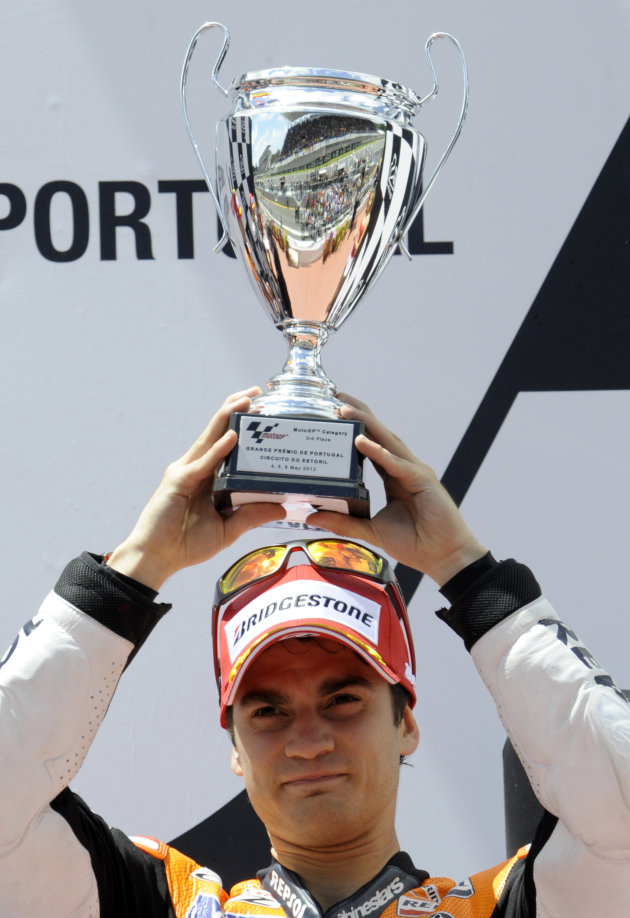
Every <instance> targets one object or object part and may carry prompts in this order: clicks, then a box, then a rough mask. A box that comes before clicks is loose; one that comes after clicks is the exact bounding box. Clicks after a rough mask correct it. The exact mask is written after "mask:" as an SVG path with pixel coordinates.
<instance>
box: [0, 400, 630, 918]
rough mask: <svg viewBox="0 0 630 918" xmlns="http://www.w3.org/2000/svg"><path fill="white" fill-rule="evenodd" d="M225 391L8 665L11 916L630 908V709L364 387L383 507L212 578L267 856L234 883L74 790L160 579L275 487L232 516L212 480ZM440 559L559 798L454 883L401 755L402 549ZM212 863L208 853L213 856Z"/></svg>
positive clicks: (6, 818)
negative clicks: (413, 800) (225, 883)
mask: <svg viewBox="0 0 630 918" xmlns="http://www.w3.org/2000/svg"><path fill="white" fill-rule="evenodd" d="M254 391H255V390H248V391H247V392H245V393H240V394H238V395H236V396H233V397H231V398H230V399H228V400H227V401H226V403H225V404H224V406H223V407H222V408H221V409H220V410H219V412H218V413H217V414H216V415H215V417H214V418H213V420H212V421H211V423H210V425H209V427H208V428H207V430H206V431H205V432H204V434H202V436H201V437H200V438H199V439H198V440H197V441H196V443H195V444H193V446H192V447H191V449H190V450H189V451H188V452H187V453H186V455H185V456H184V457H182V459H180V460H178V461H177V462H175V463H173V464H172V465H171V466H169V468H168V469H167V471H166V473H165V476H164V479H163V481H162V483H161V484H160V486H159V487H158V489H157V491H156V492H155V494H154V495H153V497H152V498H151V500H150V501H149V503H148V505H147V507H146V508H145V510H144V511H143V513H142V514H141V516H140V519H139V521H138V523H137V525H136V526H135V528H134V530H133V531H132V533H131V534H130V536H129V537H128V538H127V539H126V540H125V541H124V542H123V543H122V544H121V545H120V546H119V547H118V548H116V550H115V551H113V552H112V553H111V555H109V556H106V557H105V558H101V557H98V556H93V555H87V554H85V555H82V556H81V558H79V559H77V560H76V561H74V562H72V563H71V564H70V565H69V566H68V568H66V571H64V574H63V575H62V577H61V579H60V581H59V583H58V584H57V587H56V588H55V592H54V593H53V594H51V595H50V596H49V597H48V598H47V599H46V601H45V602H44V605H43V606H42V609H41V610H40V613H39V615H38V616H37V617H36V618H35V619H34V620H33V622H31V623H30V624H29V626H28V627H27V628H26V629H25V631H24V633H23V635H22V636H21V637H20V638H19V640H18V641H17V642H16V643H15V644H14V645H13V647H12V648H11V650H10V652H9V654H8V655H6V656H5V658H4V662H3V665H2V668H1V669H0V681H1V683H2V693H1V694H0V725H1V730H2V733H1V743H2V771H1V772H0V773H1V775H2V781H1V782H0V787H1V792H2V795H3V799H2V801H1V810H0V812H1V813H2V819H1V820H0V914H1V915H2V916H3V918H5V916H6V918H21V916H39V915H44V914H45V915H46V916H49V918H58V916H63V918H69V916H77V918H79V916H80V918H87V916H93V918H97V916H100V918H125V916H130V918H131V916H142V918H145V916H146V918H153V916H165V918H166V916H171V918H172V916H177V918H205V916H211V915H212V916H219V915H220V913H221V911H222V910H223V911H224V912H225V914H226V915H244V916H254V915H256V916H270V918H282V916H285V915H286V916H288V918H291V916H292V918H317V916H321V914H322V912H324V913H325V914H326V915H327V916H330V918H341V916H351V918H368V916H373V918H379V916H381V915H383V916H385V918H415V916H423V915H433V916H434V918H448V916H452V918H498V916H499V915H500V916H505V918H533V916H539V918H569V916H570V918H586V916H587V915H588V916H592V915H597V916H598V918H613V916H615V918H620V916H625V915H627V914H630V818H629V815H630V814H629V809H630V709H629V707H628V704H627V702H626V701H625V699H624V698H623V696H622V694H621V693H620V692H618V690H617V689H616V688H615V685H614V683H613V682H612V679H611V678H610V677H609V676H608V675H607V674H606V673H605V672H603V671H602V670H601V668H600V667H599V665H598V664H597V663H596V661H595V660H594V659H593V658H592V657H591V656H590V655H589V654H588V652H587V651H586V650H585V648H583V647H582V646H580V645H579V642H578V641H577V639H576V638H575V636H574V635H573V633H572V632H570V631H569V630H568V629H567V628H566V627H565V626H563V625H561V624H560V622H559V621H558V619H557V618H556V616H555V613H554V612H553V610H552V609H551V607H550V606H549V604H548V603H547V602H546V601H545V600H544V599H543V598H542V597H541V595H540V590H539V587H538V584H537V583H536V581H535V580H534V578H533V576H532V574H531V573H530V572H529V571H528V570H527V569H526V568H524V567H523V566H522V565H519V564H517V563H516V562H514V561H509V562H502V563H497V562H496V561H495V560H494V559H493V558H492V556H491V555H490V554H489V553H488V552H486V550H485V549H484V548H483V547H482V546H481V545H480V544H479V543H478V542H477V540H476V539H475V537H474V536H473V535H472V533H471V532H470V530H469V529H468V528H467V526H466V525H465V523H464V521H463V519H462V517H461V515H460V514H459V511H458V510H457V508H456V507H455V506H454V504H453V502H452V501H451V499H450V498H449V496H448V495H447V494H446V492H445V491H444V489H443V488H442V487H441V485H440V484H439V482H438V480H437V478H436V476H435V474H434V473H433V472H432V471H431V469H429V468H428V467H427V466H425V465H423V464H422V463H420V462H419V461H418V460H417V459H416V458H415V457H414V456H413V455H412V454H411V453H410V452H409V450H408V449H407V448H406V447H405V446H404V445H403V444H402V443H401V442H400V441H399V440H398V439H397V438H396V437H395V436H394V435H393V434H391V433H390V432H389V431H388V430H387V429H386V428H385V427H384V426H383V425H382V424H381V423H380V422H378V421H377V420H376V418H374V416H373V415H372V414H371V412H370V411H369V410H368V409H367V408H366V406H364V405H362V404H361V403H360V402H357V401H355V400H354V399H350V398H348V397H344V398H345V399H346V404H345V406H344V408H343V409H342V411H341V413H342V415H343V416H344V417H346V418H356V419H359V420H362V421H364V422H365V424H366V430H367V432H368V437H360V438H358V440H357V446H358V448H359V449H360V450H361V452H362V453H363V454H364V455H365V456H367V457H368V458H369V459H370V460H371V461H372V462H373V463H374V464H375V465H376V467H377V468H378V469H379V471H380V472H381V474H382V476H383V480H384V484H385V490H386V495H387V503H386V505H385V507H383V509H382V510H380V511H379V512H378V513H377V514H376V516H375V517H374V518H373V519H371V520H353V519H350V518H346V517H342V516H338V515H336V514H330V513H320V514H316V515H314V517H313V522H315V521H317V522H318V523H319V524H320V525H321V526H322V527H326V528H328V529H329V530H330V531H332V532H335V533H337V534H338V535H339V536H341V537H343V539H342V540H340V539H331V538H321V539H318V538H314V539H313V540H307V541H305V542H299V543H297V544H296V543H289V544H288V545H282V544H280V545H276V546H273V547H271V548H268V549H263V550H260V551H255V552H252V553H250V554H249V555H247V556H246V557H245V558H243V559H240V560H239V561H238V562H236V563H235V564H233V565H232V566H231V567H230V568H229V569H228V571H227V572H226V575H225V576H224V577H223V578H222V579H221V581H220V582H219V584H218V586H217V601H216V604H215V610H214V618H213V631H214V634H213V639H214V641H215V666H216V673H217V676H218V679H219V686H220V703H221V719H222V722H223V724H224V725H225V726H227V727H228V729H229V730H230V732H231V734H232V737H233V752H232V768H233V770H234V771H235V772H236V773H237V774H238V775H242V776H243V778H244V781H245V786H246V789H247V791H248V794H249V796H250V799H251V801H252V804H253V806H254V807H255V809H256V810H257V812H258V814H259V815H260V817H261V818H262V819H263V821H264V823H265V825H266V828H267V831H268V834H269V838H270V842H271V854H272V863H271V865H270V866H269V867H267V868H265V865H263V864H261V868H263V869H262V870H261V873H260V874H259V877H258V878H255V879H249V878H244V882H243V883H241V884H238V885H237V886H236V887H234V888H233V890H232V891H231V892H230V894H229V896H230V897H229V898H228V893H226V892H224V891H223V890H222V889H221V886H220V880H219V878H218V877H217V876H216V875H214V874H213V873H212V872H211V870H209V869H207V868H200V866H199V865H197V864H195V863H194V862H192V861H190V860H189V859H188V858H186V857H184V856H183V855H181V854H179V853H178V852H175V851H173V850H171V849H169V848H168V847H167V846H166V845H163V844H161V843H159V842H157V841H154V840H152V839H135V840H130V839H128V838H127V837H126V836H124V835H123V834H122V833H121V832H119V831H118V830H110V829H109V828H108V827H107V826H106V824H105V823H104V822H103V821H102V820H101V819H99V817H97V816H95V815H94V814H92V813H91V812H90V811H89V810H88V808H87V807H86V806H85V804H83V803H82V801H80V800H78V799H77V798H76V797H75V796H74V795H73V794H72V793H71V792H70V791H69V790H68V783H69V782H70V780H71V779H72V777H73V776H74V774H75V773H76V771H77V770H78V768H79V766H80V764H81V761H82V759H83V756H84V755H85V753H86V751H87V748H88V746H89V743H90V740H91V738H92V737H93V735H94V733H95V731H96V729H97V727H98V724H99V723H100V721H101V719H102V717H103V716H104V713H105V711H106V709H107V705H108V703H109V700H110V698H111V695H112V693H113V691H114V689H115V685H116V683H117V681H118V678H119V676H120V674H121V672H122V670H123V669H124V667H125V666H126V665H127V664H128V662H129V660H130V659H131V657H132V656H133V655H134V653H135V652H137V650H138V648H139V647H140V645H141V644H142V641H143V640H144V639H145V637H146V636H147V634H148V633H149V631H150V629H151V628H152V627H153V625H154V624H155V623H156V622H157V620H158V619H159V618H160V617H161V615H162V614H164V612H165V611H167V608H168V607H166V606H163V605H159V604H156V603H155V602H154V599H155V591H156V590H158V589H159V588H160V587H161V586H162V584H163V583H164V581H165V580H166V579H167V578H168V577H169V576H170V575H171V574H173V573H174V572H175V571H178V570H180V569H181V568H183V567H186V566H188V565H191V564H196V563H199V562H201V561H203V560H206V559H207V558H209V557H211V556H212V555H214V554H215V553H216V552H217V551H219V550H220V549H221V548H223V547H225V546H227V545H228V544H230V542H231V541H233V540H234V539H235V538H236V537H237V536H238V535H239V534H240V533H242V532H243V531H245V530H246V529H248V528H250V527H252V526H255V525H260V524H261V523H263V522H266V521H271V520H272V519H273V518H274V516H275V515H276V514H277V508H276V507H270V506H266V505H262V504H261V505H258V506H256V505H253V506H250V507H246V508H242V509H240V510H239V511H237V513H235V514H234V515H233V516H232V517H229V518H227V519H224V518H222V517H221V516H219V515H218V514H216V513H215V512H214V510H213V508H212V506H211V503H210V499H209V496H208V491H207V484H208V480H209V479H211V478H212V476H213V474H214V472H215V470H216V468H217V467H218V465H219V464H220V462H221V461H222V459H223V458H224V457H225V456H226V455H227V453H228V452H229V450H230V449H231V448H232V446H233V445H234V438H235V435H234V434H233V433H232V432H226V426H227V421H228V418H229V415H230V413H231V412H232V411H243V410H247V408H248V406H249V397H250V396H251V395H253V394H254ZM350 537H351V538H352V539H356V538H361V539H363V540H365V541H366V542H369V543H372V544H375V545H378V546H380V547H381V548H382V549H383V550H384V551H386V552H387V553H388V554H389V555H391V556H393V557H395V558H397V559H399V560H400V561H402V562H404V563H405V564H407V565H410V566H412V567H415V568H417V569H419V570H422V571H424V572H425V573H427V574H428V575H430V576H431V577H432V578H433V579H434V580H435V581H436V582H437V583H438V584H439V585H440V587H441V588H442V591H443V593H444V594H445V595H446V597H447V599H448V600H449V601H450V602H451V603H452V605H451V608H450V610H448V611H446V610H442V611H441V612H440V613H439V614H440V616H441V617H442V618H444V619H445V620H446V621H447V622H448V624H450V625H451V627H453V628H454V629H455V630H456V631H457V633H459V634H460V635H461V636H462V637H463V639H464V642H465V645H466V647H467V648H468V649H469V650H470V651H471V653H472V656H473V659H474V661H475V663H476V665H477V667H478V668H479V670H480V673H481V675H482V677H483V679H484V680H485V682H486V684H487V685H488V687H489V689H490V691H491V692H492V694H493V696H494V698H495V700H496V702H497V706H498V709H499V713H500V715H501V717H502V719H503V721H504V723H505V725H506V727H507V729H508V731H509V733H510V735H511V737H512V741H513V743H514V745H515V747H516V749H517V750H518V752H519V754H520V756H521V758H522V760H523V763H524V765H525V768H526V769H527V772H528V774H529V777H530V780H531V781H532V785H533V787H534V789H535V790H536V793H537V794H538V797H539V799H540V801H541V802H542V804H543V805H544V806H545V808H546V810H547V814H546V816H545V817H544V819H543V821H542V823H541V827H540V829H539V831H538V833H537V835H536V837H535V839H533V843H532V846H531V849H530V850H529V853H528V852H527V851H525V850H523V851H521V852H519V854H518V855H517V856H516V857H515V858H513V859H512V860H511V861H509V862H507V863H505V864H502V865H499V866H498V867H495V868H491V869H489V870H486V871H484V872H483V873H480V874H476V875H474V876H473V877H472V878H470V879H467V880H466V879H464V880H463V881H462V882H460V883H455V882H454V881H453V880H446V879H443V878H442V879H432V878H430V876H429V874H428V873H426V872H425V871H423V870H421V869H419V868H418V867H416V866H415V865H414V864H413V862H412V860H411V858H410V857H409V856H408V855H406V854H404V853H402V852H400V851H399V846H398V842H397V839H396V833H395V828H394V809H395V803H396V791H397V782H398V769H399V760H400V757H401V756H405V755H407V754H409V753H410V752H412V751H413V750H414V749H415V747H416V745H417V743H418V729H417V726H416V722H415V719H414V716H413V713H412V710H411V708H412V706H413V702H414V700H415V690H414V656H413V646H412V644H411V640H410V634H409V629H408V625H407V618H406V612H405V609H404V604H403V603H402V599H401V597H400V594H399V592H398V590H397V587H396V584H395V582H394V581H393V579H392V577H391V575H390V572H389V570H388V568H387V565H386V563H384V562H382V560H381V559H380V557H379V556H378V555H377V554H376V553H375V552H373V551H372V550H371V549H370V548H368V547H367V546H360V545H358V544H351V543H349V542H345V539H346V538H348V539H349V538H350ZM208 866H209V867H212V865H208Z"/></svg>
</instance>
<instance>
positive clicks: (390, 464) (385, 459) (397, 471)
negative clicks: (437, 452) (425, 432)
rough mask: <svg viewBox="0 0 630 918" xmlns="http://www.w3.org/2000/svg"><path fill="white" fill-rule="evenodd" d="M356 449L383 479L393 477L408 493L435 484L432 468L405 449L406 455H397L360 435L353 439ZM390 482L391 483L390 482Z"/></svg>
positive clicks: (416, 491) (413, 492)
mask: <svg viewBox="0 0 630 918" xmlns="http://www.w3.org/2000/svg"><path fill="white" fill-rule="evenodd" d="M355 443H356V446H357V449H358V450H359V452H360V453H362V454H363V455H364V456H365V457H366V458H367V459H369V460H370V462H371V463H372V464H373V465H374V467H375V468H376V469H377V471H378V473H379V475H380V476H381V478H383V479H387V478H389V479H394V481H396V482H399V483H400V484H401V485H402V486H403V487H404V488H405V490H406V491H408V493H409V495H413V494H417V493H419V492H420V491H423V490H424V489H425V488H427V487H430V486H435V485H436V484H437V476H436V474H435V472H434V471H433V469H432V468H431V467H430V466H428V465H425V464H424V463H423V462H420V460H419V459H418V458H417V457H416V456H414V455H413V453H409V452H408V451H407V455H406V456H400V455H397V454H396V453H395V452H392V451H391V450H389V449H387V448H386V447H385V446H383V445H382V444H380V443H377V442H376V441H375V440H370V439H369V438H368V437H366V436H363V435H360V436H358V437H357V438H356V440H355ZM390 484H391V483H390Z"/></svg>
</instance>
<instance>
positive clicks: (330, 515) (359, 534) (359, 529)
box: [306, 510, 373, 542]
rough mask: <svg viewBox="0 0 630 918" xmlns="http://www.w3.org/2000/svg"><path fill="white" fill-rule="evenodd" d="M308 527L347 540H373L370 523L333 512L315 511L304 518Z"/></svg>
mask: <svg viewBox="0 0 630 918" xmlns="http://www.w3.org/2000/svg"><path fill="white" fill-rule="evenodd" d="M306 523H307V524H308V525H309V526H316V527H317V528H319V529H326V530H328V532H333V533H334V534H335V535H338V536H343V537H344V538H348V539H361V540H362V541H364V542H371V541H372V540H373V531H372V521H371V520H369V519H363V518H359V517H356V516H348V515H347V514H346V513H335V512H334V511H333V510H317V511H316V512H315V513H310V514H309V515H308V516H307V517H306Z"/></svg>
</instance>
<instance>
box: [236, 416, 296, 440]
mask: <svg viewBox="0 0 630 918" xmlns="http://www.w3.org/2000/svg"><path fill="white" fill-rule="evenodd" d="M277 426H278V422H277V421H276V423H275V424H267V425H266V427H263V429H262V430H260V429H259V428H260V421H251V422H250V423H249V424H248V425H247V428H246V429H247V430H251V433H252V440H255V441H256V443H262V441H263V440H284V438H285V437H288V436H289V435H288V434H283V433H273V429H274V427H277Z"/></svg>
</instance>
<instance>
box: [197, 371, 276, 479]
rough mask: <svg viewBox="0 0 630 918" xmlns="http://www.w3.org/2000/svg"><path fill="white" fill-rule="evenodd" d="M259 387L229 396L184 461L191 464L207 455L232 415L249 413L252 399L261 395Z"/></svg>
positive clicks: (252, 387)
mask: <svg viewBox="0 0 630 918" xmlns="http://www.w3.org/2000/svg"><path fill="white" fill-rule="evenodd" d="M260 393H261V389H260V387H259V386H251V387H250V388H249V389H243V390H241V391H240V392H234V393H233V394H232V395H228V397H227V398H226V399H225V401H224V402H223V404H222V405H221V407H220V408H219V410H218V411H217V412H216V413H215V414H214V416H213V417H212V418H211V420H210V422H209V423H208V425H207V427H206V428H205V430H203V432H202V433H201V434H200V435H199V436H198V437H197V439H196V440H195V442H194V443H193V444H192V446H191V447H190V448H189V449H188V451H187V452H186V453H185V454H184V456H183V457H182V458H183V459H184V461H186V462H190V461H193V460H195V459H197V458H198V457H199V456H200V455H201V454H202V453H205V452H206V451H207V450H208V449H209V448H210V447H211V446H212V445H213V444H214V443H215V442H216V441H217V440H218V439H219V437H221V436H222V434H223V433H224V432H225V430H226V428H227V425H228V422H229V419H230V415H232V414H233V413H234V412H236V411H243V412H247V411H248V409H249V407H250V404H251V399H252V398H253V397H254V396H255V395H260Z"/></svg>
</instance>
